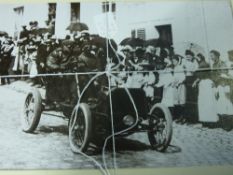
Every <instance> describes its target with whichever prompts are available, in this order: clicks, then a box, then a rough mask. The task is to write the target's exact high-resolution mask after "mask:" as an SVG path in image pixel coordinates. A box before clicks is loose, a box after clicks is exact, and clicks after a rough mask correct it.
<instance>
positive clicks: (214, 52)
mask: <svg viewBox="0 0 233 175" xmlns="http://www.w3.org/2000/svg"><path fill="white" fill-rule="evenodd" d="M210 53H213V54H214V55H215V56H217V57H220V53H219V51H217V50H211V51H210Z"/></svg>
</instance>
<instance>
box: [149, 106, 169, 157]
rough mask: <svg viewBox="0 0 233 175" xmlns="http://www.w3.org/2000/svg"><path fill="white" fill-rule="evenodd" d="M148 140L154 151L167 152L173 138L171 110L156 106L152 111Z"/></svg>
mask: <svg viewBox="0 0 233 175" xmlns="http://www.w3.org/2000/svg"><path fill="white" fill-rule="evenodd" d="M149 128H150V129H149V131H148V133H147V134H148V139H149V142H150V144H151V146H152V149H155V150H157V151H161V152H163V151H165V150H166V149H167V147H168V146H169V144H170V142H171V138H172V117H171V113H170V111H169V109H168V108H167V107H166V106H164V105H162V104H155V105H154V106H153V107H152V109H151V111H150V119H149Z"/></svg>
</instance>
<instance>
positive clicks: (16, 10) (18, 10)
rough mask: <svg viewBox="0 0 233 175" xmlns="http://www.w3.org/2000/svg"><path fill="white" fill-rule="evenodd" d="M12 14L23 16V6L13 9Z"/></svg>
mask: <svg viewBox="0 0 233 175" xmlns="http://www.w3.org/2000/svg"><path fill="white" fill-rule="evenodd" d="M14 12H15V13H16V14H17V15H23V12H24V7H23V6H20V7H16V8H14Z"/></svg>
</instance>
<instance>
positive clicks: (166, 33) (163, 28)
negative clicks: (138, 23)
mask: <svg viewBox="0 0 233 175" xmlns="http://www.w3.org/2000/svg"><path fill="white" fill-rule="evenodd" d="M155 28H156V29H157V31H158V32H159V39H160V40H161V41H162V43H163V45H164V46H167V47H168V46H171V45H172V44H173V37H172V26H171V24H165V25H159V26H155Z"/></svg>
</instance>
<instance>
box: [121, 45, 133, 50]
mask: <svg viewBox="0 0 233 175" xmlns="http://www.w3.org/2000/svg"><path fill="white" fill-rule="evenodd" d="M122 51H129V52H134V49H133V48H132V47H131V46H130V45H126V46H124V47H123V48H122Z"/></svg>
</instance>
